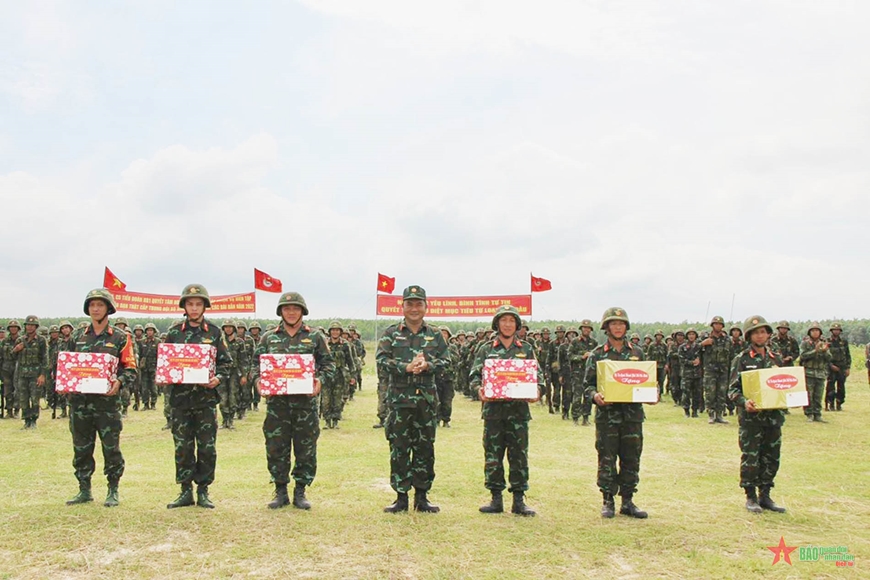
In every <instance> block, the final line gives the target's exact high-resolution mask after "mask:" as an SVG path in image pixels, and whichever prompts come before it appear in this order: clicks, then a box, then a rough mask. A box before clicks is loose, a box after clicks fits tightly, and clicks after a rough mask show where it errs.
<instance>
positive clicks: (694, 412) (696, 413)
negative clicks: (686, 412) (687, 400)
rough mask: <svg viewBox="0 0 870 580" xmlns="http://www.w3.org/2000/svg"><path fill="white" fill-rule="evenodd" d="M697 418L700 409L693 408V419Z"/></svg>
mask: <svg viewBox="0 0 870 580" xmlns="http://www.w3.org/2000/svg"><path fill="white" fill-rule="evenodd" d="M697 418H698V410H697V409H693V410H692V419H697Z"/></svg>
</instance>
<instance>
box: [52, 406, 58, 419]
mask: <svg viewBox="0 0 870 580" xmlns="http://www.w3.org/2000/svg"><path fill="white" fill-rule="evenodd" d="M51 418H52V419H57V409H55V408H54V407H52V409H51Z"/></svg>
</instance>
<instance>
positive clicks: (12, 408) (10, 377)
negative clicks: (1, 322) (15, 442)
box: [0, 320, 21, 418]
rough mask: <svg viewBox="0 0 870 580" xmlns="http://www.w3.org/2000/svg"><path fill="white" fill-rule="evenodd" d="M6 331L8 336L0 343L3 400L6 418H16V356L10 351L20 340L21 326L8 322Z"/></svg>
mask: <svg viewBox="0 0 870 580" xmlns="http://www.w3.org/2000/svg"><path fill="white" fill-rule="evenodd" d="M13 328H16V329H17V330H18V332H17V334H12V329H13ZM6 330H8V331H9V335H8V336H7V337H6V338H4V339H3V341H2V342H0V351H2V353H3V354H2V357H0V358H2V360H3V365H2V367H0V373H2V379H3V399H4V403H5V405H6V407H5V410H6V416H7V417H16V418H17V417H18V400H17V398H16V397H15V362H16V356H15V354H14V353H13V352H12V349H13V348H15V343H16V342H18V339H19V338H21V332H20V331H21V324H19V323H18V321H17V320H10V321H9V324H7V325H6ZM2 412H3V409H0V415H2Z"/></svg>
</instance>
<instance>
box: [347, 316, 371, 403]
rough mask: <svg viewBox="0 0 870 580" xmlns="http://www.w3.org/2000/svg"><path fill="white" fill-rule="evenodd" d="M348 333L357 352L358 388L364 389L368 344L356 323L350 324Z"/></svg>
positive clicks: (359, 389)
mask: <svg viewBox="0 0 870 580" xmlns="http://www.w3.org/2000/svg"><path fill="white" fill-rule="evenodd" d="M347 333H348V335H349V336H350V345H351V346H352V347H353V351H354V352H355V353H356V390H358V391H361V390H362V370H363V367H364V366H366V346H365V344H363V341H362V340H360V334H359V332H357V330H356V325H354V324H349V325H348V327H347Z"/></svg>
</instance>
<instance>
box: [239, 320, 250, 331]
mask: <svg viewBox="0 0 870 580" xmlns="http://www.w3.org/2000/svg"><path fill="white" fill-rule="evenodd" d="M236 328H244V329H245V330H248V323H247V322H245V321H244V320H236Z"/></svg>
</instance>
